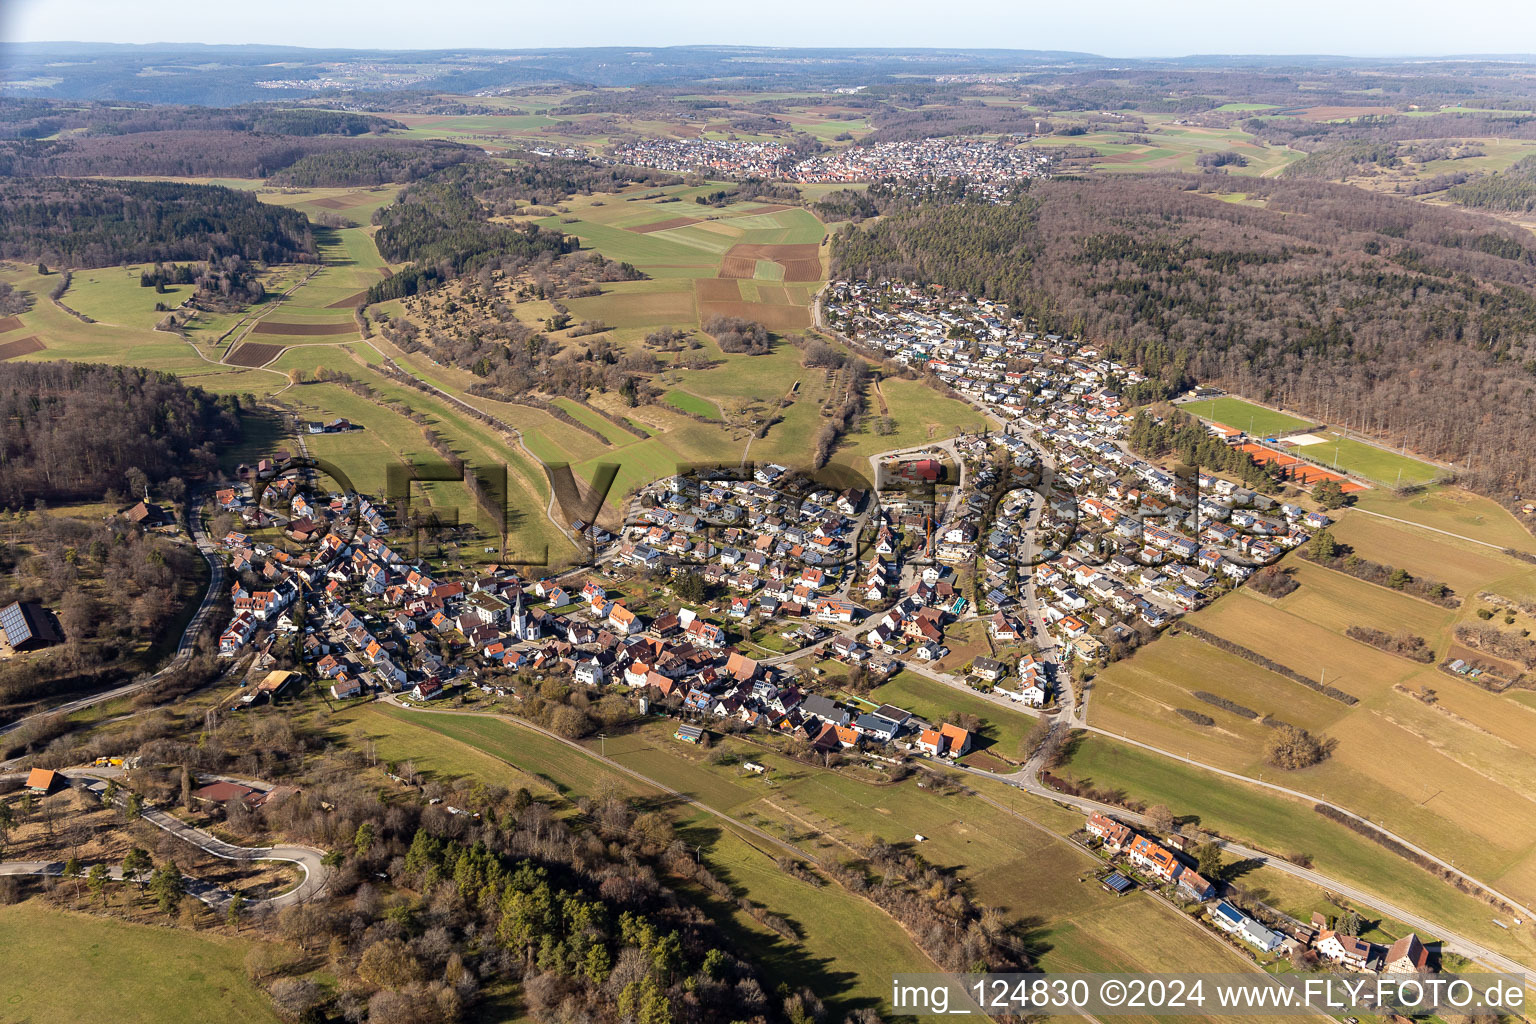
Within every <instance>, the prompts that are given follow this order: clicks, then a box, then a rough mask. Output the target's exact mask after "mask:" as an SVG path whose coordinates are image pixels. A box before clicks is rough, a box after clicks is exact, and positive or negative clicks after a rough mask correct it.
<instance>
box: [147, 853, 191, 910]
mask: <svg viewBox="0 0 1536 1024" xmlns="http://www.w3.org/2000/svg"><path fill="white" fill-rule="evenodd" d="M149 891H150V892H151V893H153V894H154V897H155V905H156V906H158V907H159V908H160V912H161V913H162V914H165V915H167V916H169V915H170V913H171V912H172V911H174V910H175V909H176V907H177V905H178V904H179V903H181V898H182V897H183V896H185V895H186V894H187V887H186V883H185V882H183V881H182V878H181V868H180V867H179V866H178V865H177V864H176V862H175V861H174V860H173V861H170V862H168V863H166V864H164V865H162V866H161V867H160V868H159V869H157V870H156V871H155V873H154V875H153V876H152V877H151V878H150V880H149Z"/></svg>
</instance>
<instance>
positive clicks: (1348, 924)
mask: <svg viewBox="0 0 1536 1024" xmlns="http://www.w3.org/2000/svg"><path fill="white" fill-rule="evenodd" d="M1362 924H1364V922H1363V921H1361V920H1360V915H1359V914H1357V913H1355V912H1354V911H1353V910H1347V911H1345V912H1344V914H1343V916H1341V917H1340V918H1339V920H1338V924H1337V926H1336V927H1335V928H1334V931H1336V932H1338V933H1339V934H1340V935H1359V934H1360V926H1361V925H1362Z"/></svg>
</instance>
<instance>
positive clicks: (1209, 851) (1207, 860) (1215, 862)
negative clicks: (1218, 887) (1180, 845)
mask: <svg viewBox="0 0 1536 1024" xmlns="http://www.w3.org/2000/svg"><path fill="white" fill-rule="evenodd" d="M1195 860H1196V862H1197V863H1198V864H1199V867H1200V874H1202V875H1204V876H1205V877H1206V879H1207V880H1209V881H1212V882H1215V881H1218V880H1219V879H1220V878H1221V872H1222V866H1221V846H1220V845H1218V844H1217V842H1216V840H1214V839H1211V840H1208V841H1207V842H1205V843H1203V844H1201V846H1200V848H1199V849H1198V850H1196V851H1195Z"/></svg>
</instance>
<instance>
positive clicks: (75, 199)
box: [0, 178, 315, 267]
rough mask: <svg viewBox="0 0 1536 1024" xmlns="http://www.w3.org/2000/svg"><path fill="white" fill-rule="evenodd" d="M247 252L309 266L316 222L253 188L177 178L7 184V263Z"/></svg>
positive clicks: (0, 212) (2, 238) (0, 202)
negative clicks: (269, 200) (262, 196)
mask: <svg viewBox="0 0 1536 1024" xmlns="http://www.w3.org/2000/svg"><path fill="white" fill-rule="evenodd" d="M225 256H239V257H241V258H243V259H247V260H262V261H264V262H268V263H290V262H311V261H313V260H314V257H315V245H314V240H313V238H312V237H311V236H310V230H309V220H308V219H307V218H306V217H305V216H304V214H302V213H299V212H297V211H294V210H284V209H281V208H279V207H275V206H270V205H268V204H266V203H262V202H260V201H259V200H258V199H257V198H256V197H255V196H253V195H251V194H250V193H249V192H240V191H237V190H235V189H228V188H220V187H218V186H212V185H185V184H181V183H179V182H146V181H68V180H65V179H62V178H42V179H38V180H35V181H5V182H0V258H3V259H21V260H29V261H30V260H41V261H43V262H45V263H47V264H49V265H55V264H57V265H61V266H65V267H106V266H112V265H113V264H118V263H135V262H146V261H162V260H216V259H221V258H223V257H225Z"/></svg>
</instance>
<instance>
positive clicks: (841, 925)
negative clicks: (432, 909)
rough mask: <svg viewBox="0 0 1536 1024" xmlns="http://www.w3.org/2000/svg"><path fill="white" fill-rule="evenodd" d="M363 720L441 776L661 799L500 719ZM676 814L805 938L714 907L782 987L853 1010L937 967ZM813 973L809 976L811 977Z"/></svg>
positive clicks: (737, 879)
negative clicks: (845, 1003)
mask: <svg viewBox="0 0 1536 1024" xmlns="http://www.w3.org/2000/svg"><path fill="white" fill-rule="evenodd" d="M354 714H355V716H356V717H355V723H356V724H355V728H357V729H360V730H361V731H362V732H363V734H365V735H366V736H367V737H368V738H369V739H373V740H375V741H376V742H377V743H378V745H379V749H380V751H381V756H388V757H390V758H391V759H399V758H402V757H403V758H410V759H412V760H413V761H414V762H415V764H416V765H417V767H418V768H422V767H424V766H425V767H427V770H429V771H431V772H433V773H436V774H438V775H440V776H452V775H470V774H472V775H473V776H474V777H476V778H482V779H494V780H495V781H496V782H497V783H498V784H501V785H507V786H516V785H528V784H529V783H528V781H527V780H528V779H529V778H530V777H532V779H533V780H534V781H533V785H532V787H531V788H534V789H551V788H552V789H554V790H556V791H558V792H559V793H561V794H562V795H565V796H568V797H570V798H572V799H574V798H576V797H578V796H581V795H595V794H596V793H597V792H598V791H599V790H600V789H601V788H603V787H605V786H607V787H612V786H616V787H618V789H619V791H620V792H627V793H630V794H632V795H636V796H644V795H654V794H655V792H656V791H655V790H653V789H651V788H650V787H647V786H645V785H644V784H642V783H639V782H637V781H636V780H634V779H633V778H631V777H630V776H628V775H625V774H622V773H619V772H615V771H613V770H612V769H610V768H607V767H606V766H604V765H603V764H602V763H601V762H599V761H596V760H594V759H592V758H588V757H584V756H583V755H582V754H580V753H579V752H577V751H574V750H571V749H570V748H569V747H566V746H564V745H562V744H559V743H555V742H554V741H552V740H549V739H547V738H545V737H542V736H539V735H538V734H536V733H533V732H531V731H529V730H526V729H520V728H518V727H517V726H515V725H512V724H510V723H507V722H504V721H498V720H497V719H494V718H489V717H472V716H462V717H461V716H449V715H424V714H413V713H411V712H409V711H403V710H399V709H384V708H380V707H378V706H376V705H375V706H370V707H365V708H361V709H358V710H357V711H356V712H355V713H354ZM352 728H354V727H353V726H350V725H349V726H347V729H349V730H350V729H352ZM384 751H388V753H387V754H386V753H384ZM675 816H676V820H677V825H678V828H679V831H680V832H681V833H682V834H683V835H684V836H686V837H688V839H689V840H690V841H697V842H698V843H700V845H701V846H702V847H703V848H704V851H705V856H706V858H707V859H708V862H709V864H710V866H711V869H712V870H714V871H715V872H716V873H717V874H718V875H719V876H720V877H722V878H724V879H726V880H727V881H728V882H729V883H731V884H732V886H733V888H736V889H737V890H738V891H741V892H744V893H745V894H746V895H748V896H749V897H750V898H751V899H752V900H754V901H755V902H758V903H760V904H762V905H764V906H766V907H767V908H768V909H769V910H770V912H772V913H775V914H779V915H781V916H784V917H785V918H786V919H788V920H791V921H793V922H794V923H795V924H796V925H797V926H798V928H799V929H800V931H801V932H802V938H801V942H800V945H801V946H802V947H803V950H804V954H805V955H808V956H809V957H810V958H811V959H810V960H809V961H804V960H802V959H801V954H800V952H799V951H796V950H795V949H793V947H790V946H788V945H787V944H781V943H777V942H775V941H774V937H773V936H772V934H771V933H766V932H764V931H763V930H762V929H761V926H759V925H757V924H756V922H753V921H752V920H751V919H750V918H748V917H747V916H746V915H745V914H742V913H740V912H739V911H735V910H734V909H732V910H725V909H724V908H713V909H714V911H715V914H714V916H716V918H717V920H720V919H721V917H722V916H723V917H724V918H725V920H723V921H722V924H726V925H728V926H729V927H731V928H732V930H733V931H734V932H735V933H736V934H738V935H740V936H742V937H743V938H744V939H747V938H750V941H752V942H753V943H754V945H757V944H761V945H762V946H764V947H766V949H767V955H766V956H765V957H764V962H765V963H766V964H767V965H768V966H769V968H770V970H773V971H775V973H776V974H778V975H779V976H780V977H781V978H782V979H783V980H786V981H792V982H795V983H797V984H811V985H812V986H813V988H815V987H817V984H816V982H817V981H818V980H820V981H822V982H823V983H824V984H822V985H821V986H820V991H821V992H822V993H823V994H824V995H825V996H827V997H829V998H830V997H833V996H834V995H835V994H836V993H838V992H839V991H840V990H843V989H847V990H848V991H849V998H851V1000H852V1004H853V1005H861V1004H867V1003H870V1002H873V1001H874V1000H876V999H879V998H880V997H881V996H883V995H884V994H885V992H886V991H887V986H888V981H887V977H886V976H887V975H888V974H889V973H890V971H892V970H914V971H922V970H932V969H933V966H932V961H930V960H929V959H928V958H927V957H926V956H925V955H924V954H923V953H922V951H921V950H919V949H918V948H917V947H916V946H915V945H914V944H913V943H912V941H911V940H910V939H909V938H907V936H906V935H905V934H904V933H903V932H902V930H901V929H900V928H899V927H898V926H897V925H896V924H895V923H894V922H892V921H891V920H890V918H888V917H886V916H885V915H884V914H883V913H882V912H881V911H879V910H878V909H877V908H875V907H874V906H873V905H871V904H869V903H868V902H866V901H864V900H861V899H859V898H858V897H856V896H853V895H851V894H849V893H847V892H846V891H845V890H843V889H841V888H840V887H838V886H835V885H829V886H824V887H822V888H819V889H815V890H814V891H807V889H808V887H807V886H806V883H803V882H800V881H797V880H795V879H794V878H793V877H792V876H790V875H787V874H786V873H784V872H783V871H782V870H780V869H779V867H778V865H777V864H776V863H775V861H774V859H773V857H772V856H771V855H769V854H767V853H765V852H764V851H763V850H761V849H759V848H758V845H757V844H759V843H761V840H759V839H756V838H751V839H747V838H744V837H742V836H739V835H737V833H736V832H735V831H734V830H733V829H731V828H730V827H729V826H725V827H722V825H721V823H720V821H719V819H717V818H715V817H714V816H713V815H710V814H708V813H706V812H700V811H696V810H694V809H692V808H688V807H680V808H678V809H677V812H676V815H675ZM807 968H809V969H810V973H804V972H805V971H806V969H807ZM797 971H799V972H801V973H800V974H799V975H798V976H797V974H796V972H797Z"/></svg>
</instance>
